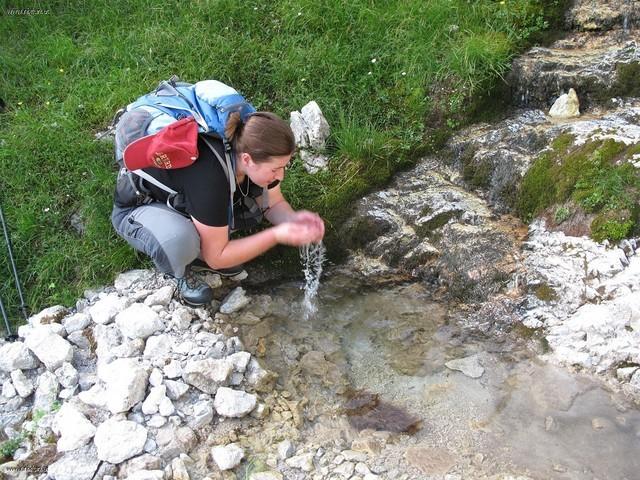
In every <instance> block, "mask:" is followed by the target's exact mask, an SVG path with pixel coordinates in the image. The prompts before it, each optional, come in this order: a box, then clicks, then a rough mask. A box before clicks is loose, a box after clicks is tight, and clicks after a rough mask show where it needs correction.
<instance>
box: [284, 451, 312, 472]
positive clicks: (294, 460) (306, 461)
mask: <svg viewBox="0 0 640 480" xmlns="http://www.w3.org/2000/svg"><path fill="white" fill-rule="evenodd" d="M313 456H314V455H313V453H303V454H300V455H296V456H294V457H291V458H287V459H286V460H285V463H286V464H287V465H289V466H290V467H291V468H297V469H299V470H303V471H305V472H310V471H311V470H313Z"/></svg>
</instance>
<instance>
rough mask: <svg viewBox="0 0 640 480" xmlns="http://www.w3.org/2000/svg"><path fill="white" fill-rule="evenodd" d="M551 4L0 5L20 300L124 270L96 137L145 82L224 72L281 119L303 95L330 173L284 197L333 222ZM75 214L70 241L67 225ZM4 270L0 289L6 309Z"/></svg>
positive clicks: (299, 182)
mask: <svg viewBox="0 0 640 480" xmlns="http://www.w3.org/2000/svg"><path fill="white" fill-rule="evenodd" d="M19 3H20V2H18V3H17V4H12V6H16V7H20V4H19ZM556 3H558V2H538V1H537V0H511V1H506V2H500V1H488V0H474V1H465V0H429V1H426V0H398V1H392V0H388V1H381V2H373V1H366V0H354V1H350V2H340V1H337V0H333V1H332V0H281V1H277V2H271V1H266V0H265V1H263V0H257V1H251V2H234V1H230V0H220V1H203V0H201V1H194V2H190V3H188V4H185V3H183V2H152V1H149V0H146V1H145V0H138V1H124V0H112V1H108V2H107V1H104V0H97V1H94V2H79V1H57V2H56V1H53V2H47V5H46V9H47V10H48V13H47V14H43V15H10V12H9V11H8V10H7V8H6V7H5V8H4V11H3V12H2V16H1V17H0V45H2V48H1V49H0V67H1V68H0V78H1V88H0V98H1V99H2V100H3V101H4V102H5V103H6V107H5V108H4V112H3V113H2V114H1V115H0V168H1V169H2V172H3V174H2V176H1V177H0V182H1V184H0V202H1V203H2V207H3V209H4V211H5V216H6V217H7V219H8V221H9V224H10V227H11V230H12V238H13V242H14V249H15V254H16V257H17V259H18V263H19V270H20V272H21V274H22V280H23V283H24V284H25V286H26V290H27V292H28V303H29V304H30V305H31V306H32V308H33V309H36V308H40V307H43V306H46V305H47V304H52V303H59V302H62V303H67V304H68V303H69V302H72V301H73V299H74V298H76V297H77V295H78V293H79V292H80V291H82V289H83V288H86V287H89V286H92V285H99V284H104V283H107V282H111V281H112V278H113V276H114V274H115V273H116V272H118V271H121V270H123V269H127V268H131V267H133V266H135V265H136V264H137V261H138V260H137V259H136V256H135V254H134V253H133V252H132V251H131V249H129V248H128V247H127V246H126V245H125V244H124V243H123V242H122V241H120V240H119V239H118V238H117V237H116V236H115V234H114V233H113V232H112V230H111V226H110V223H109V213H110V207H111V196H112V184H113V180H114V168H113V165H112V158H111V145H110V144H108V143H104V142H96V141H94V134H95V133H96V132H98V131H101V130H104V129H105V128H106V126H107V125H108V123H109V121H110V118H111V116H112V115H113V113H114V112H115V111H116V110H117V109H118V108H119V107H121V106H123V105H125V104H126V103H128V102H129V101H131V100H133V99H134V98H135V97H136V96H138V95H140V94H142V93H144V92H146V91H148V90H150V89H152V88H153V87H155V86H156V85H157V83H158V81H159V80H161V79H165V78H168V77H169V76H170V75H172V74H174V73H177V74H179V75H180V76H181V78H182V79H184V80H187V81H197V80H200V79H206V78H216V79H220V80H222V81H225V82H227V83H229V84H231V85H233V86H235V87H236V88H237V89H238V90H240V91H241V92H242V93H244V94H245V95H246V96H247V97H248V98H249V99H250V100H252V101H253V102H254V104H255V105H256V106H257V107H258V108H259V109H264V110H271V111H275V112H276V113H278V114H280V115H281V116H283V117H284V118H287V117H288V114H289V112H290V111H291V110H297V109H300V108H301V107H302V106H303V105H304V104H305V103H307V102H308V101H310V100H316V101H317V102H318V103H319V105H320V106H321V108H322V109H323V112H324V113H325V116H326V117H327V119H328V121H329V123H330V125H331V126H332V137H331V139H330V152H329V153H330V155H331V165H330V170H329V171H328V172H326V173H322V174H318V175H315V176H310V175H307V174H305V173H304V171H303V170H302V168H301V167H300V166H299V165H298V166H297V167H294V169H293V170H292V172H291V173H290V174H289V175H288V178H287V181H286V183H285V186H284V188H285V190H286V193H287V195H288V197H289V198H290V199H291V202H292V203H293V204H294V206H296V207H302V206H304V207H305V208H311V209H315V210H318V211H320V212H321V214H323V215H324V216H325V217H326V218H327V220H328V223H329V225H330V227H333V226H335V225H338V224H339V222H340V220H341V219H342V218H344V215H345V214H346V212H347V210H348V209H347V208H346V206H347V205H349V203H350V201H351V200H352V199H354V198H356V197H357V196H359V195H362V194H363V193H364V192H365V191H366V190H367V189H369V188H371V187H372V186H375V185H379V184H380V183H382V182H384V181H385V180H386V179H387V178H388V177H389V175H390V174H391V173H392V172H393V171H395V170H397V169H398V168H400V167H402V166H406V165H408V164H409V163H410V162H411V161H412V157H414V156H415V153H416V152H418V151H421V150H423V149H424V148H425V147H429V145H430V143H432V142H433V138H432V137H428V136H425V134H424V132H425V119H426V118H435V117H434V116H433V112H434V110H435V109H436V108H437V109H438V110H439V115H438V118H440V119H441V120H442V124H441V125H437V127H440V126H444V128H445V129H446V128H447V126H448V127H455V126H456V125H457V124H458V122H459V120H460V119H461V118H464V112H465V111H466V109H467V108H468V106H469V102H468V99H469V98H470V97H471V96H472V95H474V94H476V93H478V92H481V91H483V90H484V89H485V88H486V87H487V86H489V85H490V84H491V83H492V82H495V81H496V79H497V78H498V76H499V74H500V73H501V72H503V71H504V70H505V68H506V67H507V65H508V62H509V59H510V57H511V55H513V53H514V52H515V51H516V50H517V48H518V47H519V46H521V45H522V44H523V41H524V40H525V39H526V38H527V36H528V35H529V34H530V33H532V32H535V31H537V30H539V29H540V27H542V26H543V23H542V17H541V14H540V13H541V11H542V9H541V8H542V7H540V6H539V5H538V4H545V8H546V9H547V10H546V11H547V12H549V11H551V10H550V8H552V7H553V8H556V5H555V4H556ZM552 4H553V5H552ZM32 6H33V5H32V4H31V5H29V7H32ZM435 86H440V87H442V86H445V87H446V88H442V89H439V88H438V89H436V88H435ZM412 154H414V155H413V156H412ZM74 214H79V215H80V216H81V217H82V219H83V224H84V226H85V228H86V230H85V232H84V234H82V235H79V234H78V233H76V232H75V231H74V230H73V229H72V228H70V222H71V218H72V216H73V215H74ZM2 258H4V257H2ZM2 261H4V260H2ZM5 267H6V265H5V264H3V263H0V269H1V270H0V271H3V272H4V271H5ZM6 271H7V272H8V269H7V270H6ZM8 277H9V275H8V274H7V275H4V274H3V275H2V276H1V277H0V278H2V279H3V280H2V281H1V282H2V283H0V296H2V298H3V299H5V303H10V304H11V305H13V306H15V304H16V302H15V295H14V294H13V293H12V289H11V288H10V287H11V285H10V282H9V278H8ZM14 310H15V309H14ZM13 313H15V312H13Z"/></svg>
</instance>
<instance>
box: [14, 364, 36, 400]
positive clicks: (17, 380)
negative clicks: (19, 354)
mask: <svg viewBox="0 0 640 480" xmlns="http://www.w3.org/2000/svg"><path fill="white" fill-rule="evenodd" d="M11 381H12V382H13V387H14V388H15V389H16V392H17V393H18V395H20V396H21V397H22V398H27V397H28V396H29V395H31V393H33V383H32V381H31V380H30V379H28V378H27V376H26V375H25V374H24V373H22V370H14V371H13V372H11Z"/></svg>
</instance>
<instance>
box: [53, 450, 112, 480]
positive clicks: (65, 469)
mask: <svg viewBox="0 0 640 480" xmlns="http://www.w3.org/2000/svg"><path fill="white" fill-rule="evenodd" d="M98 465H100V460H99V459H98V454H97V451H96V447H95V445H93V444H89V445H87V446H84V447H82V448H79V449H77V450H73V451H70V452H66V453H65V454H64V456H63V457H62V458H60V459H58V460H57V461H56V462H54V463H52V464H51V465H49V467H48V468H47V474H48V476H49V477H51V478H52V479H54V480H93V478H94V475H95V473H96V470H97V469H98Z"/></svg>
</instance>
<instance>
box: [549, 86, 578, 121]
mask: <svg viewBox="0 0 640 480" xmlns="http://www.w3.org/2000/svg"><path fill="white" fill-rule="evenodd" d="M549 116H550V117H553V118H571V117H579V116H580V101H579V100H578V95H577V94H576V91H575V90H574V89H573V88H570V89H569V93H563V94H562V95H560V96H559V97H558V99H557V100H556V101H555V102H554V103H553V105H552V106H551V109H550V110H549Z"/></svg>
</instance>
